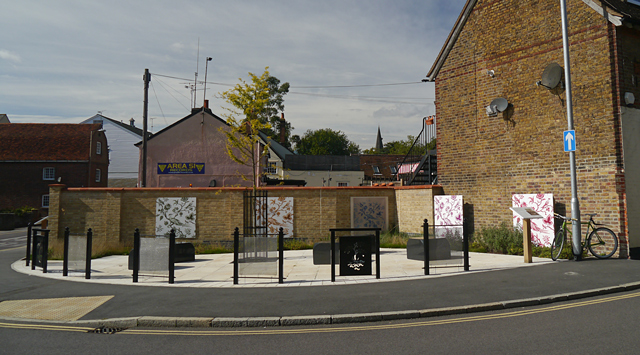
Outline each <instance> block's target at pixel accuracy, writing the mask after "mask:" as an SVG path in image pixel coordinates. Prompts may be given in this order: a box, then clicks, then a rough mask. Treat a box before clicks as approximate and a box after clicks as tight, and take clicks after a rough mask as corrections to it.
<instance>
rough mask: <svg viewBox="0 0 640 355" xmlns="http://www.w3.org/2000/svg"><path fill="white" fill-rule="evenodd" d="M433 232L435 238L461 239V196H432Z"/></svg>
mask: <svg viewBox="0 0 640 355" xmlns="http://www.w3.org/2000/svg"><path fill="white" fill-rule="evenodd" d="M433 215H434V231H435V235H436V238H445V237H447V236H449V237H453V236H456V237H458V238H462V223H463V220H464V219H463V218H464V216H463V198H462V195H439V196H433Z"/></svg>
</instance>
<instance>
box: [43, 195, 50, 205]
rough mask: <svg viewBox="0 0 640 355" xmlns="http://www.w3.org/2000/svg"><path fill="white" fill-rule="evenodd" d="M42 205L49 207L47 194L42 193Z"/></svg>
mask: <svg viewBox="0 0 640 355" xmlns="http://www.w3.org/2000/svg"><path fill="white" fill-rule="evenodd" d="M42 207H43V208H49V195H48V194H47V195H42Z"/></svg>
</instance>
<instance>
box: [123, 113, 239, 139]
mask: <svg viewBox="0 0 640 355" xmlns="http://www.w3.org/2000/svg"><path fill="white" fill-rule="evenodd" d="M203 111H204V112H206V113H208V114H209V115H210V116H212V117H213V118H214V119H217V120H219V121H220V122H222V123H224V124H225V125H227V126H228V125H229V124H228V123H227V121H225V120H223V119H222V118H220V117H218V116H216V115H215V114H214V113H213V112H212V111H211V109H208V108H203V107H200V108H194V109H191V114H189V115H187V116H185V117H183V118H181V119H179V120H178V121H176V122H174V123H172V124H171V125H169V126H167V127H165V128H163V129H162V130H160V131H158V132H157V133H155V134H152V135H150V136H149V137H148V138H147V142H148V141H150V140H152V139H154V138H156V137H157V136H159V135H161V134H162V133H165V132H166V131H168V130H170V129H171V128H173V127H175V126H177V125H179V124H180V123H182V122H184V121H186V120H188V119H190V118H191V117H193V116H195V115H197V114H201V113H202V112H203ZM140 137H142V134H140ZM135 145H136V146H141V145H142V141H140V142H138V143H136V144H135Z"/></svg>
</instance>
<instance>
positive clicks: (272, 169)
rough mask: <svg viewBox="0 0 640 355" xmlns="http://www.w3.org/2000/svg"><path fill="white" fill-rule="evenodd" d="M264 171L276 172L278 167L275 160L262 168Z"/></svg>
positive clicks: (268, 172)
mask: <svg viewBox="0 0 640 355" xmlns="http://www.w3.org/2000/svg"><path fill="white" fill-rule="evenodd" d="M264 172H265V173H267V174H276V173H278V167H277V166H276V163H275V162H269V166H267V167H265V168H264Z"/></svg>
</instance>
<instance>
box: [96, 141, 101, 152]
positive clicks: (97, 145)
mask: <svg viewBox="0 0 640 355" xmlns="http://www.w3.org/2000/svg"><path fill="white" fill-rule="evenodd" d="M96 154H102V142H97V143H96Z"/></svg>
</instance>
